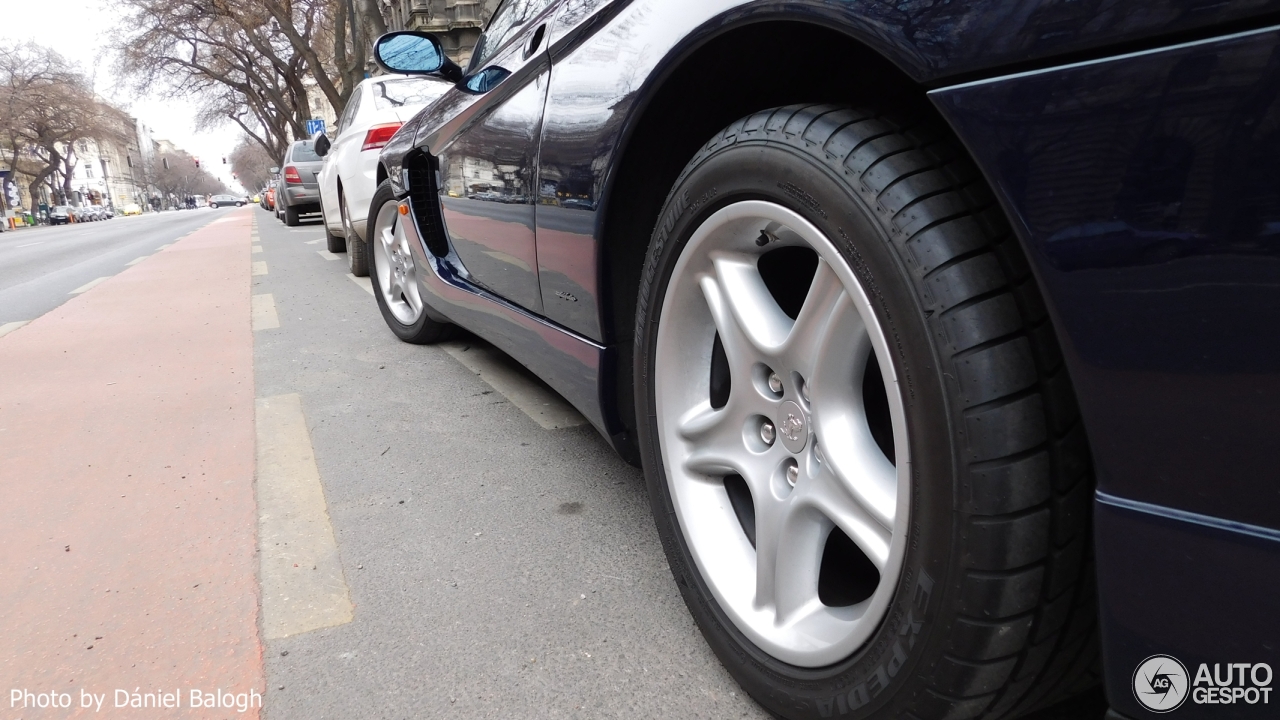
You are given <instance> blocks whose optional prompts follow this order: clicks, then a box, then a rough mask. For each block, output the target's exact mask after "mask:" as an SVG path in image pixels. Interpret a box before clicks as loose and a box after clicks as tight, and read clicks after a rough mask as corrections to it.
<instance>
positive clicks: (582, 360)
mask: <svg viewBox="0 0 1280 720" xmlns="http://www.w3.org/2000/svg"><path fill="white" fill-rule="evenodd" d="M417 214H418V213H417V210H415V211H414V212H413V213H411V214H410V217H417ZM405 234H406V235H407V236H408V237H409V246H410V249H411V251H412V252H413V259H414V262H415V263H416V264H417V265H418V267H422V268H430V271H429V272H424V273H420V275H419V277H420V278H421V279H422V283H421V284H422V288H423V290H425V292H424V294H423V299H424V300H425V301H426V302H427V303H428V305H430V306H431V307H433V308H436V309H438V311H439V312H440V313H441V314H443V315H444V316H445V317H446V318H448V319H449V320H451V321H453V322H455V323H457V324H458V325H461V326H462V327H465V328H467V329H468V330H470V331H471V332H474V333H476V334H477V335H479V336H481V337H483V338H484V339H486V340H488V341H489V342H491V343H493V344H494V345H495V346H497V347H498V348H500V349H501V350H502V351H504V352H506V353H507V354H509V355H511V356H512V357H515V358H517V359H518V360H519V361H520V362H521V363H523V364H524V365H525V366H526V367H528V368H529V369H530V370H532V371H533V372H534V373H536V374H537V375H538V376H539V377H541V378H542V379H543V380H545V381H546V382H547V384H548V385H550V386H551V387H552V388H553V389H555V391H556V392H558V393H560V394H561V395H562V396H564V398H565V399H566V400H568V401H569V402H570V403H571V404H572V405H573V406H574V407H576V408H579V409H581V410H582V411H583V415H584V416H585V417H586V418H587V420H588V421H589V422H590V423H591V424H592V425H593V426H594V427H595V428H596V429H597V430H599V431H600V432H602V433H606V434H607V429H606V425H605V421H604V416H603V414H602V412H601V408H600V403H599V398H598V395H597V393H598V392H599V389H598V385H599V378H600V375H601V370H602V367H603V366H604V365H605V363H606V362H608V360H609V351H608V349H607V348H605V347H604V346H602V345H599V344H598V343H594V342H592V341H591V340H590V339H588V338H584V337H582V336H580V335H577V334H575V333H573V332H572V331H568V330H566V329H564V328H561V327H557V326H555V325H554V324H553V323H549V322H547V321H546V320H545V319H543V318H541V317H539V316H538V315H535V314H533V313H531V312H529V311H528V310H526V309H524V308H521V307H519V306H518V305H515V304H514V303H511V302H510V301H508V300H506V299H504V298H500V297H498V296H496V295H494V294H492V293H490V292H489V291H487V290H485V289H484V288H481V287H479V286H477V285H475V284H473V283H471V282H470V281H469V280H468V279H467V278H466V276H465V274H464V273H462V272H459V270H460V268H459V266H458V261H459V258H458V256H457V255H456V254H454V253H450V254H449V255H448V256H446V257H443V258H441V257H436V256H433V255H431V254H429V253H428V252H427V251H426V244H425V243H424V242H423V240H422V236H421V235H420V234H419V232H418V228H417V225H416V224H415V223H412V222H410V223H406V224H405Z"/></svg>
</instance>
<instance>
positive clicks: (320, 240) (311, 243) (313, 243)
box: [302, 238, 324, 245]
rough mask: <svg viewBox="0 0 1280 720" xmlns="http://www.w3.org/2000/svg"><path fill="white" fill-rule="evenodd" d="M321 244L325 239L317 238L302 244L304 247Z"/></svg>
mask: <svg viewBox="0 0 1280 720" xmlns="http://www.w3.org/2000/svg"><path fill="white" fill-rule="evenodd" d="M320 242H324V238H316V239H315V240H308V241H306V242H304V243H302V244H303V245H315V244H316V243H320Z"/></svg>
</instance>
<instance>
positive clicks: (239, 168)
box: [228, 137, 277, 191]
mask: <svg viewBox="0 0 1280 720" xmlns="http://www.w3.org/2000/svg"><path fill="white" fill-rule="evenodd" d="M228 159H229V160H230V161H231V172H233V173H235V176H236V179H238V180H239V181H240V184H241V185H243V186H245V187H246V188H248V189H249V190H251V191H253V190H257V189H258V188H261V187H263V186H264V185H266V184H267V182H268V181H270V180H271V168H272V167H273V166H274V165H275V164H276V162H277V161H276V160H274V159H272V156H270V155H268V154H267V153H266V151H264V150H263V149H262V146H261V145H259V144H258V143H256V142H254V141H253V140H252V139H250V138H248V137H245V138H242V139H241V140H240V143H239V144H238V145H236V148H235V149H234V150H232V151H231V155H230V156H229V157H228Z"/></svg>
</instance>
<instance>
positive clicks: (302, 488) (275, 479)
mask: <svg viewBox="0 0 1280 720" xmlns="http://www.w3.org/2000/svg"><path fill="white" fill-rule="evenodd" d="M255 406H256V411H257V432H258V543H259V561H260V563H261V565H260V567H261V570H260V578H261V582H262V630H263V635H264V636H265V637H266V639H268V640H275V639H278V638H283V637H289V636H290V635H297V634H298V633H304V632H309V631H311V630H318V629H320V628H326V627H332V626H334V625H342V624H344V623H349V622H351V620H352V619H353V617H354V612H355V611H354V608H353V607H352V605H351V592H350V590H349V588H348V587H347V581H346V577H345V575H344V574H343V570H342V561H341V558H340V557H339V556H338V543H337V540H336V539H335V538H334V534H333V526H332V525H331V524H330V522H329V510H328V506H327V505H326V503H325V499H324V488H323V486H322V485H321V484H320V471H319V470H318V469H317V467H316V461H315V454H314V451H313V450H312V447H311V435H310V433H308V432H307V421H306V418H305V416H304V415H303V414H302V399H301V398H300V397H299V396H298V395H297V394H295V393H290V394H288V395H276V396H274V397H267V398H258V400H257V401H256V403H255Z"/></svg>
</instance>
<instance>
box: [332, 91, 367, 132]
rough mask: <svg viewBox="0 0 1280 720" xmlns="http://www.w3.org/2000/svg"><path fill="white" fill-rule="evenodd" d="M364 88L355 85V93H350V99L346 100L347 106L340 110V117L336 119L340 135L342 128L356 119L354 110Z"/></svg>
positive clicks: (358, 103)
mask: <svg viewBox="0 0 1280 720" xmlns="http://www.w3.org/2000/svg"><path fill="white" fill-rule="evenodd" d="M363 89H364V86H362V85H357V86H356V89H355V92H353V93H351V97H350V98H349V99H348V100H347V106H346V107H345V108H343V110H342V117H340V118H338V133H339V134H341V133H342V131H343V129H344V128H347V127H349V126H350V125H351V121H352V120H355V118H356V112H357V110H356V108H357V107H358V106H359V105H360V95H361V91H362V90H363Z"/></svg>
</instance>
